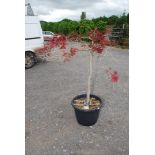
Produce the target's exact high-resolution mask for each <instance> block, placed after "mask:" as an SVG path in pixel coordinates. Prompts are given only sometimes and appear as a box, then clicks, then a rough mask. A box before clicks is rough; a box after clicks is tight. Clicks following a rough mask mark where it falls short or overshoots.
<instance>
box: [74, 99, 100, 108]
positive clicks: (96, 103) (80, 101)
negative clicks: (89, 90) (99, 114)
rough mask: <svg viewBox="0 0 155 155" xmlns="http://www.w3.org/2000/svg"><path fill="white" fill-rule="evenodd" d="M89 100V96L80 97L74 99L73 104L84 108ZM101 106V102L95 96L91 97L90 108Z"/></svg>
mask: <svg viewBox="0 0 155 155" xmlns="http://www.w3.org/2000/svg"><path fill="white" fill-rule="evenodd" d="M86 102H87V98H80V99H76V100H74V102H73V104H74V106H75V107H76V108H78V109H84V103H86ZM100 106H101V102H100V101H99V100H97V99H96V98H94V97H91V98H90V103H89V110H93V109H98V108H99V107H100Z"/></svg>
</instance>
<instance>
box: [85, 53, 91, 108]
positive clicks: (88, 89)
mask: <svg viewBox="0 0 155 155" xmlns="http://www.w3.org/2000/svg"><path fill="white" fill-rule="evenodd" d="M92 71H93V55H92V53H91V52H89V76H88V85H87V102H86V103H85V105H84V109H89V103H90V92H91V82H92Z"/></svg>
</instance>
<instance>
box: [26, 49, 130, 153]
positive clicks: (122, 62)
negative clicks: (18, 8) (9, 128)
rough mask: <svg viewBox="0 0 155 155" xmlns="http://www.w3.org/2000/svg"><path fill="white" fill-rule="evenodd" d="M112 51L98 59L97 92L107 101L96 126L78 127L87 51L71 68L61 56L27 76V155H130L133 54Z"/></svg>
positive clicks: (39, 64) (73, 61) (116, 50)
mask: <svg viewBox="0 0 155 155" xmlns="http://www.w3.org/2000/svg"><path fill="white" fill-rule="evenodd" d="M108 51H109V52H107V53H105V56H101V58H100V59H98V58H96V57H95V58H94V59H95V61H96V62H95V61H94V71H95V72H94V74H95V75H96V78H95V86H94V91H93V93H94V94H96V95H98V96H100V97H101V98H102V99H104V100H105V102H104V107H103V108H102V110H101V113H100V117H99V120H98V122H97V123H96V124H95V125H94V126H91V127H84V126H80V125H79V124H78V123H77V121H76V118H75V115H74V111H73V108H72V106H71V105H70V102H71V100H72V98H73V97H75V96H76V95H79V94H82V93H85V91H86V86H87V75H88V70H87V68H88V54H87V53H85V52H81V53H79V54H78V55H77V56H76V57H74V58H73V59H72V60H71V61H69V62H66V63H64V62H63V61H62V58H61V57H60V56H59V58H58V59H53V60H52V59H51V61H49V62H45V61H44V62H40V63H38V64H37V65H36V66H34V67H33V68H31V69H28V70H26V71H25V76H26V77H25V81H26V85H25V86H26V96H25V97H26V103H25V109H26V112H25V130H26V133H25V137H26V138H25V141H26V143H25V145H26V147H25V149H26V155H43V154H46V155H64V154H66V155H67V154H68V155H69V154H74V155H128V154H129V139H128V138H129V133H128V132H129V131H128V123H129V120H128V111H129V101H128V96H129V94H128V92H129V91H128V83H129V82H128V77H129V75H128V72H129V68H128V63H129V58H128V56H129V52H128V50H127V49H118V48H108ZM55 53H56V52H55ZM109 67H111V68H112V69H114V70H117V71H118V73H119V75H120V80H119V82H118V83H117V84H115V85H113V84H112V83H111V82H110V81H109V80H108V79H107V75H106V73H105V70H106V69H108V68H109ZM62 146H63V147H62Z"/></svg>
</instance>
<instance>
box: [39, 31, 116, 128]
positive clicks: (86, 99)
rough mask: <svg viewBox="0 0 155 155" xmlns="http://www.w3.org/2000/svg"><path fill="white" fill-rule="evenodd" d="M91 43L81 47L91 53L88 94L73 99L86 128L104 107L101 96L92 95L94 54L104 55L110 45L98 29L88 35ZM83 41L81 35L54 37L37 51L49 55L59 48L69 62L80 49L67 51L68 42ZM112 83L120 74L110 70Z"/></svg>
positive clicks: (95, 119)
mask: <svg viewBox="0 0 155 155" xmlns="http://www.w3.org/2000/svg"><path fill="white" fill-rule="evenodd" d="M88 37H89V42H87V43H85V44H83V45H81V47H83V49H84V51H87V52H88V53H89V76H88V81H87V93H86V94H81V95H78V96H76V97H74V98H73V100H72V101H71V105H72V106H73V108H74V110H75V115H76V119H77V121H78V123H79V124H81V125H84V126H92V125H94V124H95V123H96V122H97V120H98V117H99V113H100V110H101V107H102V106H103V101H102V100H101V98H100V97H99V96H96V95H94V94H91V85H92V68H93V66H92V65H93V63H92V61H93V56H94V54H98V55H101V54H103V52H104V50H105V47H106V46H107V45H109V43H110V42H109V40H108V38H107V36H106V31H104V32H100V31H99V30H98V29H94V30H91V31H90V32H89V33H88ZM70 39H73V40H78V41H80V40H81V37H80V36H79V35H75V34H74V35H73V36H72V37H71V38H68V37H66V36H60V35H59V37H58V36H55V37H53V38H52V39H51V40H50V41H49V42H48V44H46V45H45V47H44V48H43V49H37V52H38V53H44V54H45V53H47V55H48V54H49V53H50V52H51V51H52V50H51V49H52V48H55V47H59V48H60V49H65V50H61V51H62V53H63V57H64V60H65V61H69V60H70V59H71V58H72V57H73V56H74V55H76V53H77V52H78V51H79V49H78V48H73V47H71V48H69V49H68V50H67V49H66V45H67V43H68V40H70ZM107 73H108V74H109V75H110V77H111V80H112V82H117V81H118V73H117V72H116V71H114V72H113V71H111V70H108V72H107Z"/></svg>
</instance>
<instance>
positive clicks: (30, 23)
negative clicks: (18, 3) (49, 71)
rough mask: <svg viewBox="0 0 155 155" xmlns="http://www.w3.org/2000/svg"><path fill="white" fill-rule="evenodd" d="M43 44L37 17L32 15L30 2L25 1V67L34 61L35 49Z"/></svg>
mask: <svg viewBox="0 0 155 155" xmlns="http://www.w3.org/2000/svg"><path fill="white" fill-rule="evenodd" d="M43 46H44V39H43V34H42V29H41V25H40V21H39V20H38V17H37V16H36V15H34V13H33V10H32V8H31V5H30V3H25V68H26V69H28V68H31V67H33V66H34V65H35V63H36V55H35V49H36V48H41V47H43Z"/></svg>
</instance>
